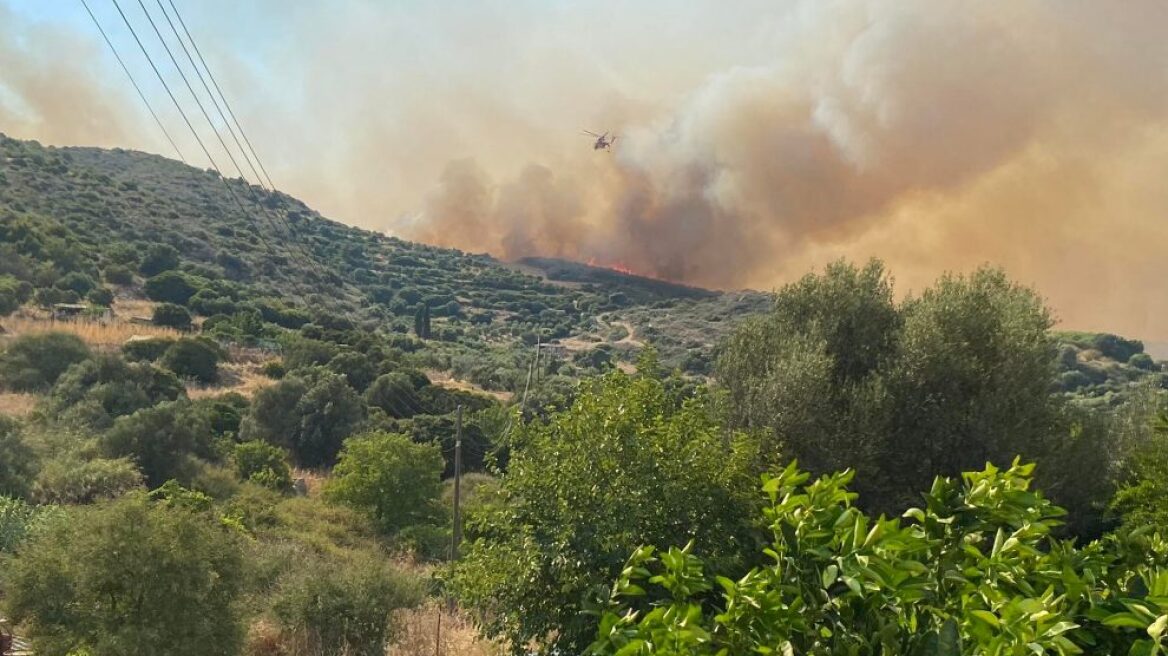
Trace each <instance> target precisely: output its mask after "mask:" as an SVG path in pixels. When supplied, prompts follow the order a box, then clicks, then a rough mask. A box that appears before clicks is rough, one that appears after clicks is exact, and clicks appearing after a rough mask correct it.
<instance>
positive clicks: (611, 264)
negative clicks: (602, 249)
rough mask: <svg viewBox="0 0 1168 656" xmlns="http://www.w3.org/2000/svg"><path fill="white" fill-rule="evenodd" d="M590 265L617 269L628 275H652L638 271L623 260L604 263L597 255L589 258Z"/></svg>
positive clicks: (612, 269)
mask: <svg viewBox="0 0 1168 656" xmlns="http://www.w3.org/2000/svg"><path fill="white" fill-rule="evenodd" d="M588 266H591V267H600V268H601V269H608V270H610V271H616V272H617V273H623V274H625V275H626V276H640V277H642V278H647V277H650V276H646V275H645V274H643V273H638V272H637V271H635V270H633V268H632V267H629V266H628V265H626V264H624V263H623V262H604V263H602V262H600V261H598V260H597V259H596V258H595V257H590V258H588Z"/></svg>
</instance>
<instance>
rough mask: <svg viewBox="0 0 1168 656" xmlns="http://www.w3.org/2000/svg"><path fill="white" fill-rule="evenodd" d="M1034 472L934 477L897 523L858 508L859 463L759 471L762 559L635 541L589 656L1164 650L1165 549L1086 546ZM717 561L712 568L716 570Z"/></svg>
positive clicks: (1123, 543)
mask: <svg viewBox="0 0 1168 656" xmlns="http://www.w3.org/2000/svg"><path fill="white" fill-rule="evenodd" d="M1032 469H1033V466H1032V465H1026V466H1021V465H1017V464H1015V466H1014V467H1012V468H1010V469H1009V470H1007V471H999V470H997V469H995V468H993V467H987V468H986V469H985V470H984V471H982V472H978V473H968V474H965V475H964V476H963V480H961V481H956V480H953V479H947V478H940V477H939V478H937V480H936V481H935V482H934V483H933V486H932V489H931V490H930V491H929V493H928V494H926V495H925V498H924V505H923V506H922V507H919V508H913V509H910V510H909V511H907V512H906V513H905V514H904V517H903V521H902V520H901V519H886V518H884V517H878V518H874V517H871V516H868V515H865V514H864V513H863V512H861V511H859V510H857V509H856V508H855V507H854V506H853V505H852V502H853V501H854V500H855V494H853V493H851V492H849V491H848V490H847V487H846V486H847V483H848V482H849V481H850V480H851V478H852V474H851V473H850V472H847V473H841V474H835V475H830V476H824V477H822V478H820V479H818V480H815V481H814V482H810V483H809V482H808V481H809V476H808V475H807V474H806V473H803V472H800V471H798V470H797V469H796V468H795V466H794V464H792V465H791V466H789V467H788V468H787V469H786V470H785V471H783V472H782V473H781V474H779V475H778V476H776V477H774V478H769V477H766V478H764V484H763V490H764V492H765V493H766V494H767V498H768V500H769V506H768V507H767V508H766V511H765V518H766V522H767V523H768V524H769V526H770V531H771V544H770V547H769V548H768V550H767V556H768V560H770V561H771V562H769V563H768V564H767V565H765V566H762V567H758V568H755V569H753V570H752V571H751V572H749V573H748V574H746V575H745V576H742V577H738V576H736V575H732V578H728V577H726V576H722V575H717V576H715V572H716V571H717V570H716V568H712V567H709V566H708V565H707V564H706V563H704V562H703V560H702V559H701V558H700V557H698V555H697V553H698V552H697V550H696V549H695V548H694V546H693V545H692V544H691V545H686V547H684V548H680V549H679V548H676V547H673V548H670V549H668V550H663V551H657V550H654V549H653V548H651V547H645V548H642V549H639V550H637V551H636V552H635V553H634V554H633V556H632V558H631V559H630V560H629V562H628V564H627V565H626V567H625V569H624V571H623V572H622V574H621V576H620V577H619V579H618V580H617V583H616V585H615V586H614V587H613V595H612V601H611V607H610V608H609V609H608V610H606V611H605V613H604V617H603V619H602V620H601V628H600V637H599V640H598V641H597V642H595V643H594V644H593V645H592V648H591V650H590V652H591V653H593V654H597V655H600V654H621V655H622V656H636V655H648V654H660V655H661V656H668V655H681V654H685V655H695V656H696V655H699V654H711V655H714V654H719V655H723V654H747V653H783V654H822V655H824V656H827V655H829V654H855V655H856V656H862V655H867V654H872V655H875V654H906V655H908V654H921V655H924V654H971V655H972V654H1029V653H1034V654H1061V655H1066V654H1080V653H1099V654H1156V653H1161V650H1162V649H1163V648H1164V646H1165V644H1164V643H1165V640H1166V639H1168V636H1166V635H1165V630H1166V627H1168V597H1166V595H1168V543H1165V542H1164V541H1163V540H1161V539H1160V538H1159V536H1152V537H1148V536H1147V535H1130V536H1122V537H1115V538H1108V539H1105V540H1103V541H1100V542H1096V543H1092V544H1089V545H1085V546H1083V547H1081V548H1080V547H1077V546H1076V545H1075V544H1074V543H1073V542H1072V541H1064V540H1059V539H1057V538H1055V537H1053V534H1054V530H1055V528H1056V527H1057V526H1058V524H1059V522H1058V519H1057V518H1058V517H1060V516H1061V515H1062V510H1061V509H1059V508H1057V507H1055V506H1053V505H1051V504H1050V502H1048V501H1046V500H1045V499H1044V498H1043V497H1042V496H1041V495H1040V494H1038V493H1036V492H1034V491H1032V490H1030V489H1029V487H1030V473H1031V470H1032ZM709 570H714V571H709Z"/></svg>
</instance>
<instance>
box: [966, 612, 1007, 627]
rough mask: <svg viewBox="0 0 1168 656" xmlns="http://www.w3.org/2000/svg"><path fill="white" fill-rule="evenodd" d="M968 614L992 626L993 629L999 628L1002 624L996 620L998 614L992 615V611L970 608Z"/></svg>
mask: <svg viewBox="0 0 1168 656" xmlns="http://www.w3.org/2000/svg"><path fill="white" fill-rule="evenodd" d="M969 614H970V615H972V616H974V617H976V618H977V619H979V620H981V621H983V622H985V623H986V624H989V625H990V626H992V627H994V628H995V629H997V628H1000V627H1001V626H1002V624H1001V622H999V621H998V616H997V615H994V614H993V613H991V612H989V611H988V610H971V611H969Z"/></svg>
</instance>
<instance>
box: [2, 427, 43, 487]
mask: <svg viewBox="0 0 1168 656" xmlns="http://www.w3.org/2000/svg"><path fill="white" fill-rule="evenodd" d="M36 469H37V466H36V455H35V454H34V453H33V451H32V449H31V448H29V446H28V445H27V444H25V442H24V439H23V437H22V435H21V430H20V423H19V422H17V421H16V420H15V419H10V418H8V417H5V416H4V415H0V497H6V496H7V497H24V496H27V495H28V492H29V487H30V486H31V485H32V481H33V478H34V477H35V475H36Z"/></svg>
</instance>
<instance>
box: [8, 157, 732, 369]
mask: <svg viewBox="0 0 1168 656" xmlns="http://www.w3.org/2000/svg"><path fill="white" fill-rule="evenodd" d="M0 232H2V234H0V249H2V252H0V275H5V276H8V278H7V279H8V280H9V282H10V283H11V285H10V286H13V285H23V284H24V283H27V285H24V287H23V291H20V290H16V289H14V290H13V295H14V296H17V297H18V302H20V301H24V300H26V299H23V298H21V297H22V296H28V297H29V300H33V301H35V302H36V303H38V304H40V305H42V306H45V307H48V306H50V305H52V304H53V303H61V302H76V301H80V300H82V299H84V298H85V297H86V296H87V295H93V294H96V296H91V298H90V299H89V300H90V301H91V302H92V301H97V302H99V303H100V301H101V300H102V298H101V296H102V295H103V294H104V292H101V291H100V289H101V287H102V283H103V281H104V282H106V283H109V284H111V285H113V286H114V290H116V291H118V292H119V293H121V294H129V295H134V294H139V295H140V294H141V292H142V290H143V287H144V291H145V293H146V295H148V296H151V297H152V298H154V300H163V301H168V302H173V303H176V304H178V305H183V306H186V307H187V308H188V310H189V311H190V312H192V313H193V314H194V315H196V316H198V315H202V316H205V317H211V316H216V315H222V316H223V317H232V316H234V315H235V314H236V313H237V312H239V311H240V310H241V309H245V308H246V307H248V306H251V307H255V308H257V309H258V310H259V311H260V312H261V313H262V314H263V318H264V319H265V320H267V321H269V322H274V323H278V324H281V325H284V326H286V327H293V328H295V327H297V326H299V325H300V324H303V323H305V322H308V321H314V322H316V323H326V324H327V323H328V321H330V320H334V319H337V318H344V319H346V320H350V321H353V322H354V323H355V324H356V325H358V326H362V327H364V328H366V329H371V330H372V329H378V330H384V331H385V332H387V333H395V332H396V333H398V334H407V333H416V332H417V329H419V328H421V329H422V330H423V331H424V334H422V335H421V336H422V337H426V338H429V340H430V341H428V342H426V343H425V344H424V345H423V347H424V349H427V350H429V351H432V352H433V353H434V355H435V357H436V358H437V359H438V360H441V362H435V365H436V366H441V368H451V365H452V364H453V362H454V360H456V359H458V358H459V357H460V356H461V357H462V359H463V360H464V361H465V359H466V357H467V356H468V354H470V353H474V352H478V353H480V354H482V353H490V354H493V355H494V356H498V355H499V353H500V352H501V351H508V350H513V349H515V348H525V347H526V346H527V345H530V344H531V343H534V342H535V341H537V340H539V341H543V342H545V343H546V342H549V341H554V340H559V339H563V338H567V337H569V336H573V335H583V334H592V335H596V334H599V333H600V332H602V331H604V330H606V329H607V328H608V327H609V326H608V324H606V323H603V322H597V320H596V317H597V316H598V315H602V314H603V315H605V316H609V317H615V316H618V315H622V314H623V313H626V312H628V311H630V310H632V309H635V308H638V307H656V308H661V307H670V306H672V305H674V304H676V303H683V304H685V305H687V306H688V305H693V304H696V305H697V306H698V311H699V312H700V311H701V310H702V304H703V303H712V304H714V305H719V304H720V299H721V296H722V295H721V294H719V293H717V292H709V291H706V290H699V289H694V288H690V287H685V286H681V285H673V284H669V283H664V282H661V281H653V280H648V279H643V278H639V277H636V276H628V275H625V274H622V273H620V272H616V271H611V270H607V269H597V268H591V269H589V268H587V267H585V268H584V269H578V268H577V267H576V266H575V265H572V264H569V263H563V262H560V263H558V264H557V263H554V262H550V261H542V264H543V265H544V266H543V267H542V270H541V268H540V267H531V266H527V267H518V266H512V265H508V264H505V263H502V262H499V261H497V260H495V259H493V258H492V257H490V256H488V255H476V254H466V253H462V252H460V251H456V250H450V249H443V248H436V247H431V246H426V245H422V244H415V243H410V242H406V241H403V240H400V239H396V238H393V237H389V236H386V235H383V234H380V233H376V232H371V231H367V230H362V229H359V228H354V227H351V226H347V225H344V224H341V223H338V222H335V221H331V220H329V219H326V218H324V217H322V216H321V215H320V214H319V213H317V212H315V211H314V210H312V209H310V208H309V207H307V206H306V205H305V204H304V203H302V202H300V201H299V200H297V199H295V198H292V197H290V196H288V195H286V194H283V193H279V192H268V191H265V190H263V189H261V188H259V187H255V186H251V185H248V184H246V183H245V182H244V181H243V180H240V179H223V178H221V177H219V176H218V175H217V174H216V173H214V172H213V171H207V170H201V169H197V168H194V167H191V166H187V165H185V164H182V163H180V162H177V161H174V160H169V159H166V158H164V157H160V156H156V155H149V154H145V153H140V152H133V151H127V150H122V149H113V150H106V149H99V148H72V147H69V148H55V147H45V146H42V145H40V144H38V143H36V142H32V141H20V140H15V139H10V138H7V137H4V136H3V135H0ZM172 269H173V270H174V272H173V273H171V272H170V271H171V270H172ZM552 269H554V271H552ZM580 270H585V271H588V272H589V275H588V276H586V277H585V278H583V279H582V278H580V277H579V276H569V278H570V280H571V281H570V282H569V281H567V280H563V281H561V280H556V279H557V278H564V276H563V275H560V273H562V272H564V271H569V272H571V271H576V272H577V273H578V272H579V271H580ZM556 272H559V273H556ZM550 273H556V275H550ZM160 274H164V275H166V277H165V278H163V279H162V280H157V278H159V277H160ZM151 281H153V282H151ZM29 286H31V289H30V288H29ZM94 290H99V291H96V292H95V291H94ZM33 296H35V298H32V297H33ZM18 304H19V303H18ZM220 319H221V317H220ZM715 328H718V329H717V330H715V331H714V332H715V333H717V334H718V335H720V334H721V333H722V332H723V331H722V330H721V329H720V328H721V326H716V327H715ZM727 329H729V326H727ZM603 341H604V340H603V339H601V340H600V341H599V342H598V343H603ZM712 341H714V340H705V341H704V342H703V343H705V342H710V343H712ZM667 355H671V356H673V357H672V360H673V361H677V362H681V361H683V360H684V359H685V358H684V356H685V354H684V353H682V352H681V351H678V353H670V354H667ZM709 355H710V353H709V352H708V351H703V354H702V357H703V358H705V359H708V358H709ZM504 359H507V358H504ZM463 365H464V366H463V369H468V368H470V366H471V365H468V364H466V363H465V362H463ZM492 366H493V365H492ZM551 366H552V368H553V369H555V368H556V364H555V363H554V362H552V363H551ZM480 368H481V367H480ZM569 368H570V367H569ZM464 373H465V372H464ZM512 378H514V376H512ZM496 386H498V385H496Z"/></svg>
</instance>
